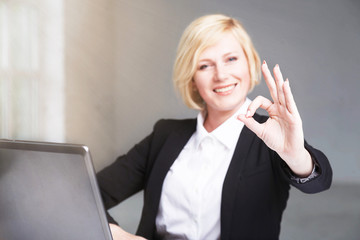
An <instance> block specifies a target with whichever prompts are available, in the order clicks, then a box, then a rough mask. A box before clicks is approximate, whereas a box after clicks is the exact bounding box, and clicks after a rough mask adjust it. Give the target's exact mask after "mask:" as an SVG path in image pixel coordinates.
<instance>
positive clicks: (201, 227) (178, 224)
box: [156, 98, 251, 239]
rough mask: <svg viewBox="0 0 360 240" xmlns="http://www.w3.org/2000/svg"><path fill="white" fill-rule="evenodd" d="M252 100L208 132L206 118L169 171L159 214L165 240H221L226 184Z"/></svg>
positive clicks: (200, 119)
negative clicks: (223, 187)
mask: <svg viewBox="0 0 360 240" xmlns="http://www.w3.org/2000/svg"><path fill="white" fill-rule="evenodd" d="M250 103H251V101H250V100H249V99H248V98H247V99H246V101H245V102H244V104H243V105H242V106H241V107H240V109H239V110H238V111H237V112H236V113H235V114H234V115H233V116H232V117H230V118H229V119H228V120H226V121H225V122H224V123H223V124H221V125H220V126H219V127H218V128H216V129H215V130H214V131H212V132H211V133H208V132H207V131H206V129H205V128H204V126H203V123H204V117H203V115H202V114H201V113H199V114H198V117H197V127H196V131H195V132H194V134H193V135H192V136H191V138H190V139H189V141H188V142H187V144H186V145H185V147H184V148H183V150H182V151H181V153H180V154H179V156H178V158H177V159H176V160H175V162H174V163H173V165H172V166H171V168H170V170H169V171H168V173H167V175H166V177H165V180H164V184H163V188H162V193H161V199H160V205H159V211H158V214H157V217H156V228H157V233H158V235H159V236H161V237H162V238H163V239H220V209H221V196H222V186H223V182H224V179H225V175H226V172H227V170H228V167H229V165H230V161H231V159H232V156H233V154H234V150H235V147H236V144H237V141H238V139H239V135H240V132H241V130H242V129H243V126H244V124H243V123H242V122H241V121H239V120H238V119H236V117H237V116H238V115H239V114H245V113H246V111H247V109H248V106H249V104H250Z"/></svg>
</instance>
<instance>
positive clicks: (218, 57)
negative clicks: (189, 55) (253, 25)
mask: <svg viewBox="0 0 360 240" xmlns="http://www.w3.org/2000/svg"><path fill="white" fill-rule="evenodd" d="M194 86H195V87H196V88H197V90H198V92H199V93H200V96H201V97H202V99H203V100H204V101H205V102H206V107H207V112H208V115H210V114H219V113H220V114H222V113H223V114H233V113H235V112H236V111H237V110H238V109H239V108H240V106H241V105H242V104H243V103H244V101H245V98H246V95H247V93H248V90H249V87H250V73H249V66H248V61H247V59H246V56H245V53H244V51H243V49H242V47H241V45H240V43H239V41H238V40H236V38H235V37H234V36H233V34H232V33H224V36H223V37H222V38H221V39H220V40H219V41H218V42H217V43H216V44H215V45H212V46H210V47H208V48H206V49H205V50H204V51H203V52H202V53H201V54H200V56H199V61H198V64H197V70H196V72H195V75H194Z"/></svg>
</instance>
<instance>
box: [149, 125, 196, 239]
mask: <svg viewBox="0 0 360 240" xmlns="http://www.w3.org/2000/svg"><path fill="white" fill-rule="evenodd" d="M195 130H196V119H194V120H193V121H191V120H190V122H186V124H184V126H183V127H181V128H178V129H177V130H175V131H173V132H171V133H170V134H169V136H168V137H167V139H166V141H165V143H164V145H163V146H162V148H161V151H160V152H159V155H158V157H157V159H156V161H155V162H154V166H153V168H152V172H151V175H150V177H149V180H148V183H147V188H146V192H145V198H146V200H145V204H146V206H144V211H145V212H143V219H142V220H144V225H146V228H148V229H146V230H145V229H144V230H145V231H146V232H153V230H154V227H155V219H156V214H157V211H158V207H159V202H160V197H161V191H162V185H163V182H164V179H165V176H166V174H167V172H168V171H169V169H170V167H171V165H172V164H173V163H174V161H175V160H176V158H177V157H178V155H179V154H180V152H181V150H182V149H183V148H184V146H185V144H186V143H187V142H188V140H189V139H190V137H191V136H192V134H193V133H194V131H195Z"/></svg>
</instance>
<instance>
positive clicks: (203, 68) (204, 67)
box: [199, 64, 209, 70]
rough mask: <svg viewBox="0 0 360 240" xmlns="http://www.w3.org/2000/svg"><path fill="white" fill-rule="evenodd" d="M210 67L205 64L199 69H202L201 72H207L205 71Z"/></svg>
mask: <svg viewBox="0 0 360 240" xmlns="http://www.w3.org/2000/svg"><path fill="white" fill-rule="evenodd" d="M208 67H209V65H207V64H203V65H200V67H199V69H200V70H205V69H206V68H208Z"/></svg>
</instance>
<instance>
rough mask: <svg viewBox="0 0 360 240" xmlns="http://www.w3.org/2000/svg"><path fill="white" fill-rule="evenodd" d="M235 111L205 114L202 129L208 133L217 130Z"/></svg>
mask: <svg viewBox="0 0 360 240" xmlns="http://www.w3.org/2000/svg"><path fill="white" fill-rule="evenodd" d="M234 113H235V111H227V112H211V111H210V112H207V113H206V117H205V121H204V128H205V129H206V131H208V132H212V131H214V130H215V129H216V128H218V127H219V126H220V125H221V124H223V123H224V122H225V121H226V120H228V119H229V117H231V116H232V115H233V114H234Z"/></svg>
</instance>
